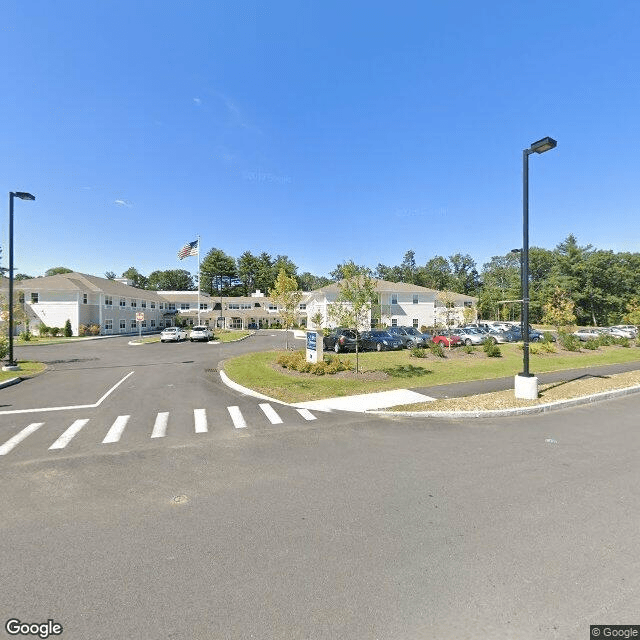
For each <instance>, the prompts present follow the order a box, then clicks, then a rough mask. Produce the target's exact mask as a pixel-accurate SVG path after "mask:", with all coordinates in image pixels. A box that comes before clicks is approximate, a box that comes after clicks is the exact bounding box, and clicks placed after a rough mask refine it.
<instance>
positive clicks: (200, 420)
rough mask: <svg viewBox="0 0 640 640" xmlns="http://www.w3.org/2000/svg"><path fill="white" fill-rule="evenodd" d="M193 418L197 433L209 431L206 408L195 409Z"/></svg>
mask: <svg viewBox="0 0 640 640" xmlns="http://www.w3.org/2000/svg"><path fill="white" fill-rule="evenodd" d="M193 420H194V422H195V426H196V433H207V431H209V428H208V426H207V412H206V410H205V409H194V410H193Z"/></svg>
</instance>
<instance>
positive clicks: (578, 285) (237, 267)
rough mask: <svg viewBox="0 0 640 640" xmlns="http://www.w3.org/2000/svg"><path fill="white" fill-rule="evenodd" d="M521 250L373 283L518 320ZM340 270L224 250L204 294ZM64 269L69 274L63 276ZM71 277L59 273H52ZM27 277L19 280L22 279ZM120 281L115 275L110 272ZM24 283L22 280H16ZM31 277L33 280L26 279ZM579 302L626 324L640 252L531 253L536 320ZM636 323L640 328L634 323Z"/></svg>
mask: <svg viewBox="0 0 640 640" xmlns="http://www.w3.org/2000/svg"><path fill="white" fill-rule="evenodd" d="M520 259H521V256H520V252H515V251H511V252H508V253H506V254H505V255H502V256H494V257H492V258H491V260H490V261H489V262H487V263H485V264H483V265H482V266H481V267H478V265H477V264H476V262H475V260H474V259H473V258H472V257H471V256H470V255H469V254H462V253H456V254H453V255H451V256H448V257H445V256H441V255H436V256H434V257H432V258H430V259H429V260H428V261H427V262H426V263H425V264H423V265H418V264H417V263H416V258H415V252H414V251H413V250H409V251H407V252H406V253H405V255H404V257H403V259H402V262H401V263H400V264H398V265H393V266H389V265H384V264H378V265H377V267H376V268H375V269H372V268H367V270H368V272H369V273H371V275H372V276H373V277H374V278H378V279H382V280H389V281H391V282H405V283H408V284H416V285H419V286H422V287H427V288H430V289H437V290H446V291H453V292H456V293H462V294H465V295H469V296H474V297H477V298H478V311H479V315H480V317H482V318H487V319H489V318H492V319H497V318H501V319H506V320H509V319H511V320H518V319H519V318H520V298H521V296H522V294H521V280H520V273H521V271H520ZM348 264H351V263H344V264H339V265H337V266H336V268H335V269H334V270H333V271H331V273H330V274H329V277H328V278H327V277H324V276H316V275H313V274H311V273H309V272H304V273H300V274H299V273H298V268H297V266H296V265H295V263H294V262H293V261H292V260H291V259H290V258H289V257H288V256H286V255H277V256H275V257H273V256H271V255H270V254H269V253H267V252H262V253H260V254H258V255H254V254H253V253H251V252H250V251H245V252H244V253H243V254H242V255H241V256H240V257H238V258H234V257H232V256H230V255H228V254H226V253H225V252H224V251H223V250H221V249H218V248H213V249H210V250H209V251H208V252H207V253H206V254H205V255H204V257H203V258H202V260H201V264H200V277H201V290H202V291H204V292H206V293H208V294H210V295H220V294H221V295H223V296H226V297H229V296H249V295H250V294H251V293H253V292H254V291H255V290H256V289H259V290H261V291H262V292H263V293H265V294H268V293H269V291H271V290H272V289H273V288H274V286H275V283H276V279H277V278H278V275H279V273H280V272H281V271H284V273H285V274H286V275H287V276H288V277H290V278H294V279H295V281H296V282H297V284H298V287H299V289H300V290H303V291H312V290H314V289H318V288H320V287H323V286H326V285H328V284H330V283H331V282H337V281H339V280H342V279H343V278H344V275H345V267H346V266H347V265H348ZM61 270H62V271H61ZM64 271H71V270H70V269H67V268H66V267H55V268H54V269H50V270H48V271H47V273H46V275H53V273H54V272H55V273H61V272H64ZM23 275H24V274H20V276H21V277H22V276H23ZM105 276H106V277H108V278H115V277H116V275H115V273H113V272H107V273H106V274H105ZM16 277H17V276H16ZM24 277H28V276H24ZM122 277H126V278H129V279H130V280H132V282H133V284H134V286H136V287H139V288H142V289H152V290H181V291H185V290H186V291H193V290H195V289H197V274H196V275H195V276H194V275H192V274H191V273H189V272H188V271H186V270H184V269H172V270H165V271H154V272H152V273H151V274H149V275H148V276H144V275H143V274H141V273H140V272H139V271H138V270H137V269H136V268H135V267H130V268H129V269H127V270H126V271H125V272H124V273H123V274H122ZM558 290H560V291H562V292H563V294H564V295H565V296H566V297H567V299H569V300H570V301H572V302H573V305H574V313H575V316H576V321H577V323H578V324H581V325H600V326H602V325H609V324H617V323H620V322H623V321H625V318H627V317H629V314H630V313H634V312H635V311H636V310H637V309H639V308H640V253H631V252H614V251H611V250H602V249H596V248H594V247H593V246H592V245H586V246H581V245H579V244H578V240H577V238H576V236H574V235H573V234H571V235H569V236H568V237H567V238H566V239H565V240H564V241H563V242H561V243H560V244H558V245H557V246H556V247H555V248H554V249H544V248H541V247H531V248H530V249H529V294H530V307H529V315H530V319H531V322H533V323H539V322H541V321H542V318H543V316H544V313H545V305H548V304H549V302H551V301H552V300H553V299H554V296H557V293H556V292H557V291H558ZM634 324H635V323H634Z"/></svg>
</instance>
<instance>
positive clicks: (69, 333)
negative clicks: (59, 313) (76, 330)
mask: <svg viewBox="0 0 640 640" xmlns="http://www.w3.org/2000/svg"><path fill="white" fill-rule="evenodd" d="M72 335H73V330H72V329H71V320H70V319H69V318H67V321H66V322H65V323H64V337H65V338H70V337H71V336H72Z"/></svg>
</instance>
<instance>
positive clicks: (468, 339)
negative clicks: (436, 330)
mask: <svg viewBox="0 0 640 640" xmlns="http://www.w3.org/2000/svg"><path fill="white" fill-rule="evenodd" d="M453 334H454V335H456V336H458V337H459V338H460V340H461V341H462V342H464V344H466V345H467V346H470V345H472V344H482V343H483V342H484V341H485V340H486V338H487V335H488V333H484V332H483V331H478V330H477V329H467V328H464V329H454V331H453Z"/></svg>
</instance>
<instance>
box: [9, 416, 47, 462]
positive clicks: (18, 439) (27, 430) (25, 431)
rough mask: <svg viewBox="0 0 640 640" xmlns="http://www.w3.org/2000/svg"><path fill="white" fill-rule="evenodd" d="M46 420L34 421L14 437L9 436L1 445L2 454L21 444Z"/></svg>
mask: <svg viewBox="0 0 640 640" xmlns="http://www.w3.org/2000/svg"><path fill="white" fill-rule="evenodd" d="M43 424H44V422H33V423H31V424H30V425H29V426H28V427H25V428H24V429H23V430H22V431H20V433H16V435H15V436H13V438H9V440H7V441H6V442H5V443H4V444H3V445H2V446H1V447H0V456H4V455H6V454H7V453H9V451H11V449H13V448H14V447H15V446H16V445H17V444H20V443H21V442H22V441H23V440H24V439H25V438H26V437H27V436H30V435H31V434H32V433H33V432H34V431H37V430H38V429H39V428H40V427H41V426H42V425H43Z"/></svg>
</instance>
